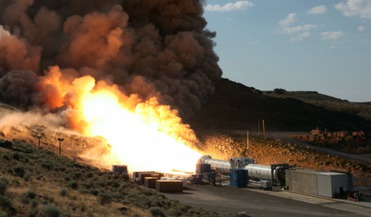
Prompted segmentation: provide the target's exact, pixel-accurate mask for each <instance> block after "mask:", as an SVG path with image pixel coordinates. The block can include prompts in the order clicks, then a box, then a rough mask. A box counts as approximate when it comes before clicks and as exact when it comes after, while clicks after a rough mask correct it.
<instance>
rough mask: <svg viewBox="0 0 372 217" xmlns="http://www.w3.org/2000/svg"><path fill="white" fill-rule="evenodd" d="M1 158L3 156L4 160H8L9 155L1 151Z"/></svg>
mask: <svg viewBox="0 0 372 217" xmlns="http://www.w3.org/2000/svg"><path fill="white" fill-rule="evenodd" d="M2 158H3V159H4V160H10V157H9V155H8V154H6V153H3V154H2Z"/></svg>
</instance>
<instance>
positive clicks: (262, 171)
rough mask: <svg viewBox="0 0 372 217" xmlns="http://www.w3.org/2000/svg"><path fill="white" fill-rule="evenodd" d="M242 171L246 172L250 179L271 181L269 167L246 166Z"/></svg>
mask: <svg viewBox="0 0 372 217" xmlns="http://www.w3.org/2000/svg"><path fill="white" fill-rule="evenodd" d="M244 169H246V170H248V176H249V177H250V178H256V179H264V180H272V174H271V166H267V165H260V164H248V165H247V166H246V167H245V168H244Z"/></svg>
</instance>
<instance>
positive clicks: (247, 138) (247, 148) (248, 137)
mask: <svg viewBox="0 0 372 217" xmlns="http://www.w3.org/2000/svg"><path fill="white" fill-rule="evenodd" d="M248 148H249V130H247V150H248Z"/></svg>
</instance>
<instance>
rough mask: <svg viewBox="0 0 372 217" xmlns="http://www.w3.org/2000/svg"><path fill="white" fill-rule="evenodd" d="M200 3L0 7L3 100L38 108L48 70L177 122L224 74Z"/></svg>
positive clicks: (116, 0) (35, 2)
mask: <svg viewBox="0 0 372 217" xmlns="http://www.w3.org/2000/svg"><path fill="white" fill-rule="evenodd" d="M202 3H203V2H202V1H201V0H127V1H125V0H121V1H120V0H2V1H1V2H0V90H1V93H0V100H1V101H5V102H8V103H12V104H14V105H18V106H22V107H30V106H41V105H45V103H43V102H44V101H45V100H47V97H48V94H47V93H46V94H43V93H40V91H44V90H41V89H40V87H39V85H38V81H39V80H40V77H41V76H43V75H44V74H45V73H47V71H48V70H50V67H52V66H59V67H60V68H61V69H63V70H61V71H62V72H68V76H75V77H79V76H83V75H87V74H90V75H92V76H93V77H95V78H96V79H98V80H105V81H108V82H111V83H115V84H117V85H119V86H120V87H121V90H122V91H123V92H124V93H125V94H127V95H130V94H137V95H138V96H139V97H140V98H141V99H143V100H147V99H149V98H151V97H157V98H158V100H159V101H160V102H161V103H162V104H167V105H171V106H172V107H173V108H176V109H178V110H179V111H180V112H181V114H182V115H187V114H192V112H193V111H195V110H197V109H198V108H200V107H201V105H202V103H203V102H204V101H205V100H206V98H207V97H208V95H210V94H212V93H213V91H214V84H215V83H216V82H217V81H218V80H219V79H220V77H221V75H222V72H221V69H220V68H219V66H218V64H217V62H218V57H217V56H216V54H215V53H214V51H213V41H212V38H213V37H214V36H215V33H213V32H210V31H208V30H206V29H205V27H206V23H207V22H206V20H205V19H204V18H203V17H202V14H203V8H202Z"/></svg>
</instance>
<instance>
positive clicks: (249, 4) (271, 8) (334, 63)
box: [204, 0, 371, 102]
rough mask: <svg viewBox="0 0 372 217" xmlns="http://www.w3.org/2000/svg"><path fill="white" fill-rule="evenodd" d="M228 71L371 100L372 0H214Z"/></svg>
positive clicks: (211, 11)
mask: <svg viewBox="0 0 372 217" xmlns="http://www.w3.org/2000/svg"><path fill="white" fill-rule="evenodd" d="M204 17H205V18H206V20H207V22H208V25H207V28H208V29H209V30H211V31H216V32H217V36H216V38H215V39H214V41H215V42H216V47H215V52H216V53H217V55H218V56H219V57H220V61H219V65H220V67H221V68H222V70H223V77H224V78H228V79H230V80H233V81H236V82H240V83H242V84H245V85H246V86H250V87H254V88H256V89H259V90H273V89H274V88H284V89H286V90H288V91H300V90H306V91H318V92H319V93H323V94H326V95H330V96H334V97H337V98H340V99H346V100H349V101H353V102H365V101H370V100H371V1H370V0H312V1H308V0H280V1H278V0H250V1H237V0H207V1H205V6H204Z"/></svg>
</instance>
